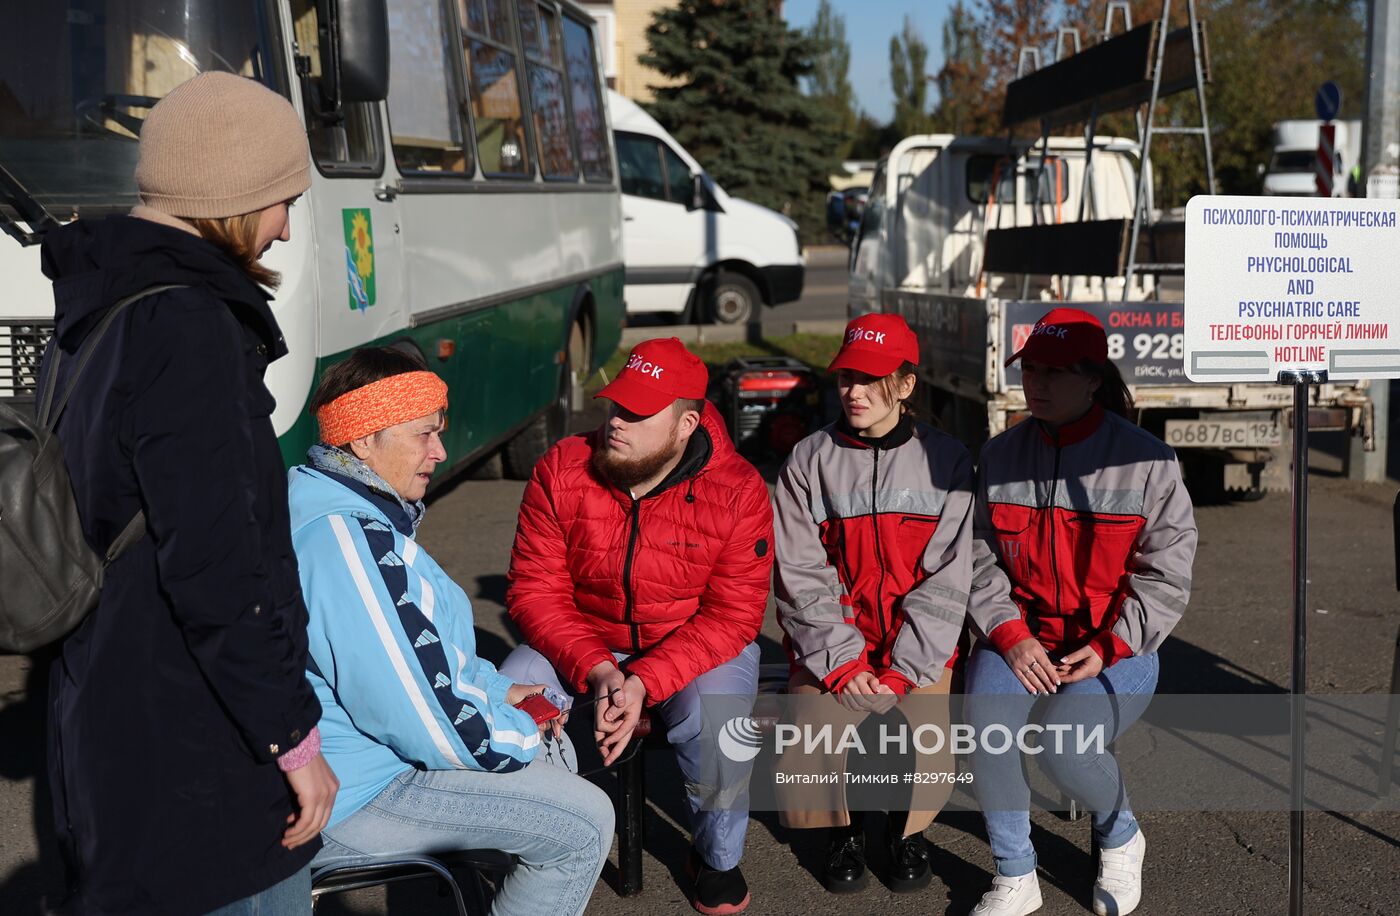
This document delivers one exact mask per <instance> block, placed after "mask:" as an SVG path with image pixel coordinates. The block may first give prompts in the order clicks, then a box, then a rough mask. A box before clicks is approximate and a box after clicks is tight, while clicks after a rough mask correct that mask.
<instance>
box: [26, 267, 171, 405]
mask: <svg viewBox="0 0 1400 916" xmlns="http://www.w3.org/2000/svg"><path fill="white" fill-rule="evenodd" d="M183 288H184V284H182V283H165V284H162V285H160V286H152V287H149V288H147V289H143V290H141V292H139V293H136V294H135V295H131V296H127V297H126V298H125V299H123V300H121V301H120V302H118V303H117V304H116V305H114V306H112V307H111V308H110V309H108V310H107V314H106V315H104V316H102V321H101V322H100V323H99V324H98V325H97V327H95V328H93V329H92V330H91V331H89V332H88V335H87V337H86V338H84V340H83V345H82V346H81V347H79V348H78V352H77V354H75V356H74V359H76V360H77V361H78V364H77V366H76V367H75V368H74V369H73V377H72V378H70V379H69V380H68V387H66V388H64V389H63V397H62V398H60V399H59V401H58V405H57V406H54V405H53V396H54V389H55V386H56V384H57V382H58V366H59V363H60V362H61V361H62V358H63V350H62V348H60V347H59V346H58V345H57V344H55V345H54V348H53V367H52V369H50V370H49V374H48V379H47V382H48V384H47V385H46V390H45V392H44V398H43V402H42V405H41V406H40V408H39V415H38V419H39V422H40V423H42V424H43V425H44V426H47V427H48V428H49V431H50V432H52V431H53V430H55V429H57V428H58V418H59V417H60V416H62V415H63V408H65V407H67V406H68V398H69V397H71V396H72V394H73V392H74V390H76V389H77V387H78V379H79V378H81V377H82V375H83V370H84V369H86V368H87V364H88V361H89V360H91V359H92V354H93V352H94V351H95V350H96V349H97V345H98V344H99V343H101V342H102V338H103V336H104V335H105V334H106V333H107V329H108V328H110V327H111V326H112V322H113V321H116V320H117V316H118V315H120V314H121V313H122V312H124V311H126V307H127V306H128V305H131V303H133V302H136V301H137V300H139V299H145V298H146V297H147V296H154V295H155V294H156V293H163V292H165V291H166V290H171V289H183Z"/></svg>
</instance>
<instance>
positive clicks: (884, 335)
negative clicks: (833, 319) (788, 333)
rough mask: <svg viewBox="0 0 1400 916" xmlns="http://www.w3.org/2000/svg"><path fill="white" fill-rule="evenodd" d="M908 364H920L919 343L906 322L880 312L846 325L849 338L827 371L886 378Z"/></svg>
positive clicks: (842, 343) (898, 317)
mask: <svg viewBox="0 0 1400 916" xmlns="http://www.w3.org/2000/svg"><path fill="white" fill-rule="evenodd" d="M905 363H913V364H914V365H916V366H917V365H918V364H919V340H918V338H917V337H915V336H914V332H913V331H911V330H909V325H907V324H905V323H904V318H903V317H901V316H899V315H887V314H884V313H883V312H877V313H875V314H873V315H862V316H861V317H859V318H852V319H851V320H850V321H848V322H847V323H846V337H845V339H844V340H842V341H841V349H840V350H839V351H838V352H837V353H836V358H835V359H833V360H832V361H831V365H830V366H827V370H828V371H831V372H835V371H836V370H837V369H854V370H856V371H857V372H864V373H865V374H866V375H873V376H875V377H876V378H884V377H885V376H887V375H889V374H890V373H891V372H893V371H894V370H896V369H898V368H899V367H900V366H902V365H904V364H905Z"/></svg>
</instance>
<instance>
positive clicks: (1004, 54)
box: [939, 0, 1366, 207]
mask: <svg viewBox="0 0 1400 916" xmlns="http://www.w3.org/2000/svg"><path fill="white" fill-rule="evenodd" d="M975 2H976V10H977V12H978V14H979V16H978V28H977V38H978V42H979V44H980V50H981V52H982V55H983V56H982V66H983V69H984V71H985V78H984V81H983V83H982V85H983V87H985V92H984V93H983V95H982V98H983V99H984V100H985V101H984V103H983V105H982V106H981V107H983V108H987V109H991V110H993V111H995V112H996V114H997V117H996V122H997V124H999V123H1000V112H1001V107H1002V105H1003V102H1004V100H1005V93H1006V85H1007V84H1008V83H1009V82H1010V81H1011V80H1013V79H1015V77H1016V69H1017V64H1018V61H1019V57H1020V50H1021V48H1023V47H1035V48H1040V49H1041V56H1042V59H1043V61H1044V62H1045V63H1049V62H1050V61H1051V60H1052V58H1053V51H1054V42H1055V36H1056V28H1055V26H1056V25H1058V24H1064V25H1068V26H1073V27H1075V28H1078V30H1079V33H1080V36H1081V42H1082V46H1083V47H1084V48H1088V47H1089V46H1090V45H1092V44H1094V43H1096V42H1098V41H1101V40H1102V32H1103V28H1104V15H1105V10H1106V8H1107V5H1106V3H1104V2H1103V0H1060V2H1058V3H1054V4H1052V3H1050V2H1048V0H975ZM1130 11H1131V18H1132V24H1133V25H1135V26H1137V25H1142V24H1144V23H1146V22H1149V21H1151V20H1154V19H1157V18H1160V17H1161V15H1162V2H1161V0H1131V3H1130ZM955 13H956V7H955V8H954V10H953V11H950V13H949V19H948V22H947V23H946V24H945V27H944V56H945V58H949V59H951V58H952V55H951V54H949V48H950V45H949V39H950V32H952V33H953V36H952V37H954V38H955V39H956V40H955V41H954V44H953V46H954V47H956V48H961V47H966V37H965V36H964V35H961V34H958V33H959V32H960V27H959V26H958V25H956V24H955V21H954V15H955ZM1197 13H1198V15H1199V17H1200V18H1201V19H1202V20H1204V21H1205V22H1206V23H1207V29H1206V31H1207V38H1208V41H1209V44H1210V48H1209V51H1210V65H1211V79H1210V82H1209V83H1208V84H1207V87H1206V106H1207V112H1208V116H1209V118H1210V128H1211V143H1212V153H1213V156H1214V160H1215V176H1216V188H1215V190H1216V192H1217V193H1222V194H1254V193H1257V192H1258V190H1259V185H1260V182H1259V169H1260V168H1261V167H1262V166H1264V165H1265V164H1267V163H1268V161H1269V157H1270V154H1271V152H1272V142H1273V140H1272V128H1273V125H1274V123H1275V122H1277V121H1282V120H1286V119H1289V118H1312V117H1314V115H1313V111H1312V99H1313V94H1314V93H1315V92H1316V90H1317V87H1318V86H1319V85H1320V84H1321V83H1322V82H1324V81H1325V80H1328V79H1332V80H1336V81H1337V83H1338V84H1339V85H1340V86H1341V87H1342V96H1343V110H1342V112H1341V114H1340V115H1339V117H1340V118H1356V117H1360V116H1361V113H1362V96H1363V93H1364V88H1365V73H1364V68H1365V58H1366V54H1365V44H1364V40H1365V13H1366V0H1198V3H1197ZM1052 14H1054V15H1053V16H1052ZM1186 21H1187V20H1186V12H1185V9H1184V4H1182V3H1175V4H1173V8H1172V21H1171V23H1170V28H1173V29H1177V28H1181V27H1183V26H1185V25H1186ZM1113 27H1114V33H1115V34H1117V33H1119V32H1121V31H1122V29H1123V23H1122V19H1121V18H1119V17H1116V16H1115V18H1114V23H1113ZM939 76H940V91H941V93H942V100H941V102H940V107H939V115H940V119H942V120H940V125H941V126H946V124H947V121H946V118H947V117H948V116H949V114H950V112H949V110H948V106H949V100H950V98H953V99H954V100H955V101H962V100H964V99H967V98H971V99H972V100H973V101H974V102H975V100H976V99H977V95H976V92H977V89H976V83H975V80H974V79H972V78H969V77H966V76H964V75H963V73H962V72H961V71H952V72H949V68H948V67H947V65H946V64H945V68H944V71H943V72H940V74H939ZM945 76H946V77H948V78H949V80H950V83H949V84H948V85H945V83H944V82H943V80H944V77H945ZM955 79H958V80H962V82H960V83H953V82H952V80H955ZM955 86H956V87H957V88H954V87H955ZM971 110H972V112H973V115H972V116H971V118H970V120H971V122H972V123H973V124H974V125H976V127H975V129H977V130H982V129H983V128H982V125H984V124H985V123H986V121H985V120H984V119H980V118H978V117H977V115H976V112H977V111H978V110H979V108H978V106H976V105H975V104H974V105H973V107H972V109H971ZM1133 114H1134V113H1133V112H1132V111H1122V112H1114V113H1108V114H1105V115H1104V116H1103V117H1102V118H1101V119H1100V121H1099V124H1098V127H1097V133H1098V135H1099V136H1100V137H1105V136H1114V135H1116V136H1122V137H1136V136H1137V127H1136V125H1135V123H1134V120H1133ZM1153 120H1154V123H1155V124H1157V125H1159V126H1178V127H1180V126H1195V125H1197V124H1199V123H1200V112H1199V109H1198V106H1197V102H1196V95H1195V93H1194V92H1189V91H1188V92H1180V93H1177V94H1175V95H1172V96H1166V97H1164V98H1162V99H1161V100H1160V101H1159V102H1158V107H1157V110H1156V113H1155V116H1154V119H1153ZM1083 127H1084V125H1069V126H1067V127H1066V128H1065V129H1064V130H1063V131H1061V133H1065V134H1082V132H1083ZM1036 129H1037V128H1036V125H1033V124H1028V125H1022V126H1021V127H1020V128H1019V133H1021V134H1022V135H1025V134H1032V135H1033V134H1034V133H1035V131H1036ZM993 132H996V131H993ZM1151 156H1152V166H1153V175H1154V179H1155V182H1156V187H1155V194H1154V198H1155V202H1156V204H1157V206H1158V207H1174V206H1180V205H1182V204H1184V203H1185V202H1186V200H1187V199H1188V198H1189V197H1190V196H1191V195H1193V194H1198V193H1203V192H1205V191H1206V190H1207V189H1206V172H1205V156H1204V152H1203V150H1202V147H1201V143H1200V140H1199V138H1197V137H1196V136H1193V135H1172V134H1154V136H1153V141H1152V149H1151Z"/></svg>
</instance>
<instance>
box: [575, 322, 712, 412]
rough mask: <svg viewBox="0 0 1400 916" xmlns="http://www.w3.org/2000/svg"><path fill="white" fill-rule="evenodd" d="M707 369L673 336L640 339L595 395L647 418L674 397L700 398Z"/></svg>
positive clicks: (698, 358) (703, 390)
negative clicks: (620, 369)
mask: <svg viewBox="0 0 1400 916" xmlns="http://www.w3.org/2000/svg"><path fill="white" fill-rule="evenodd" d="M709 384H710V370H709V369H707V368H705V363H704V362H703V361H702V360H701V359H700V357H698V356H696V355H695V354H694V353H691V352H690V351H689V350H687V349H686V348H685V344H683V343H681V342H680V340H679V339H677V338H675V337H658V338H655V339H653V340H644V341H642V342H641V343H639V344H637V345H636V346H635V347H633V348H632V352H631V353H630V354H628V356H627V365H625V366H623V367H622V371H621V372H619V373H618V374H617V378H615V379H613V380H612V381H611V382H609V383H608V384H607V385H604V386H603V390H602V391H600V392H598V393H597V394H595V395H594V397H595V398H607V399H608V400H610V401H612V402H613V403H615V404H617V405H618V406H620V407H621V408H622V409H623V410H626V411H629V412H631V413H634V414H637V415H638V416H641V417H649V416H651V415H652V414H655V413H660V412H661V411H663V410H665V409H666V408H667V407H670V406H671V404H672V403H673V402H675V400H676V399H677V398H697V399H698V398H703V397H704V396H705V390H706V389H707V388H708V387H709Z"/></svg>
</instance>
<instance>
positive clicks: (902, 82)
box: [890, 16, 933, 137]
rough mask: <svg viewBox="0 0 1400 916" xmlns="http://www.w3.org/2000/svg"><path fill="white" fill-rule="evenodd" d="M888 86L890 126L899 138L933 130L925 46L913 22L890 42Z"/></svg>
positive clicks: (908, 22) (907, 21)
mask: <svg viewBox="0 0 1400 916" xmlns="http://www.w3.org/2000/svg"><path fill="white" fill-rule="evenodd" d="M890 87H891V88H892V89H894V122H893V125H892V126H893V127H894V131H895V133H896V134H898V135H899V136H900V137H907V136H909V135H911V134H922V133H928V132H929V131H930V130H931V129H932V128H933V120H932V118H930V117H929V106H928V45H927V44H925V43H924V39H923V36H921V35H920V34H919V30H918V27H917V26H915V25H914V20H913V19H911V18H910V17H908V16H905V17H904V28H903V30H901V32H900V34H898V35H895V36H894V37H893V38H891V39H890Z"/></svg>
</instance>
